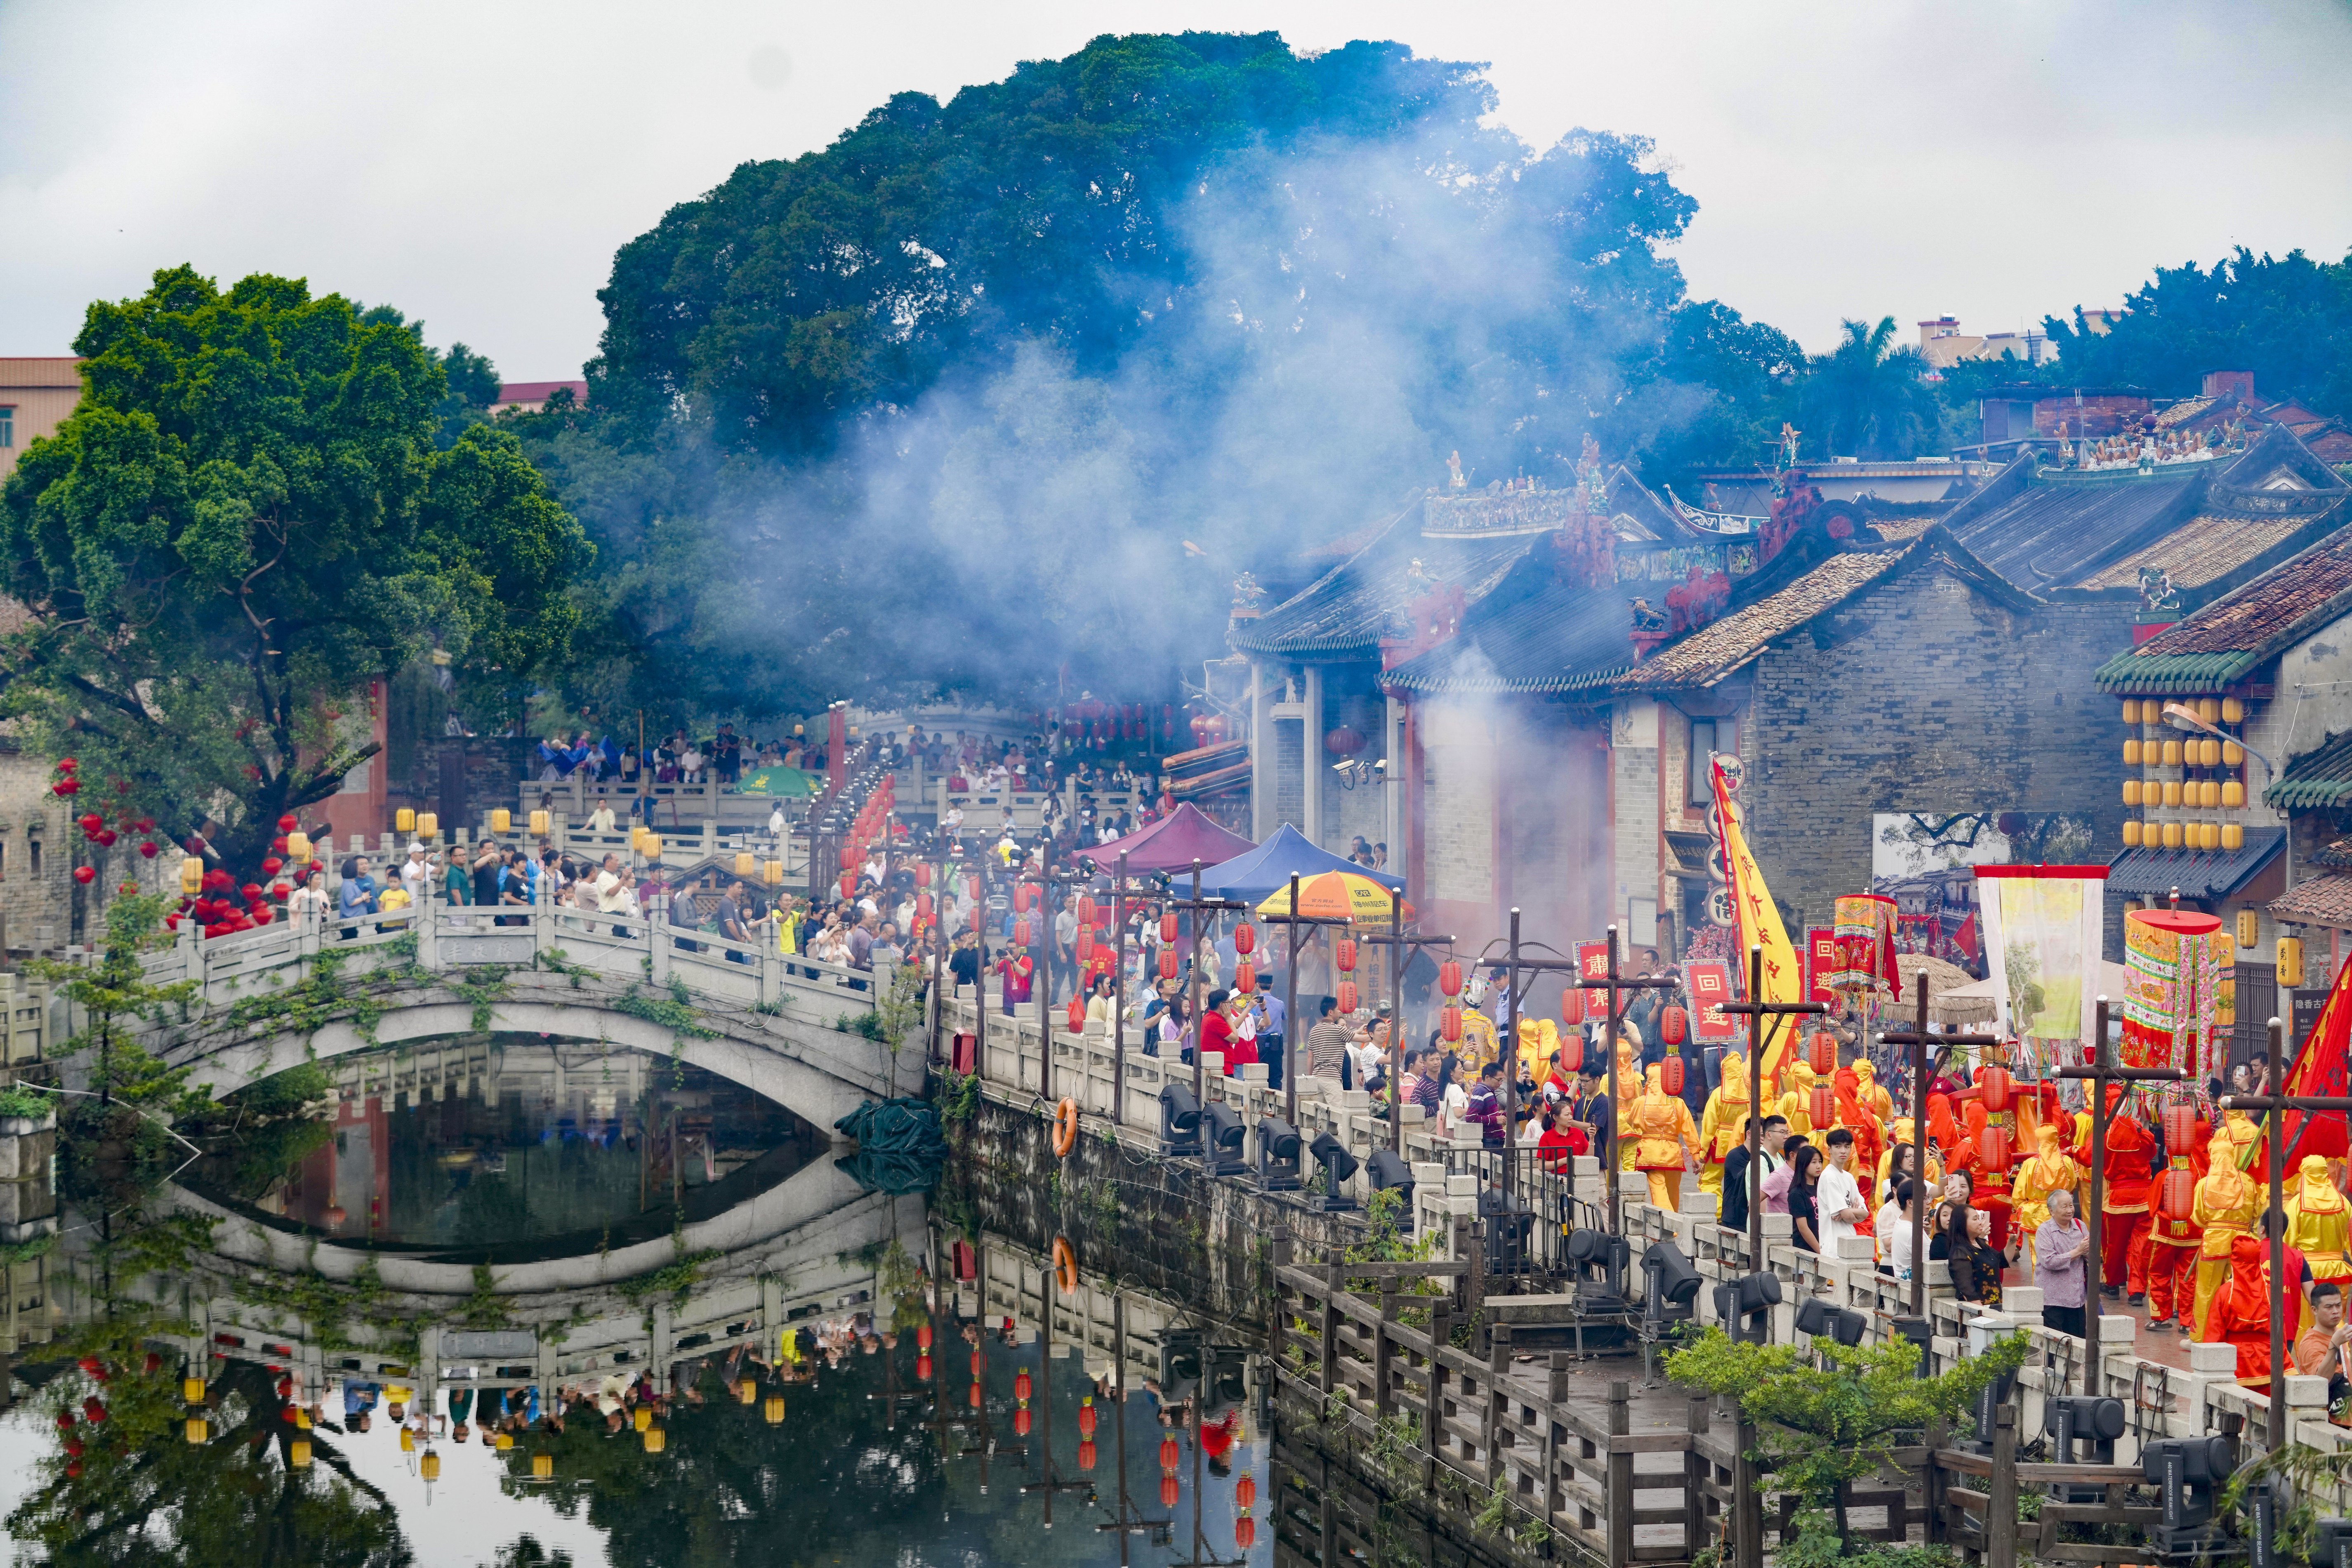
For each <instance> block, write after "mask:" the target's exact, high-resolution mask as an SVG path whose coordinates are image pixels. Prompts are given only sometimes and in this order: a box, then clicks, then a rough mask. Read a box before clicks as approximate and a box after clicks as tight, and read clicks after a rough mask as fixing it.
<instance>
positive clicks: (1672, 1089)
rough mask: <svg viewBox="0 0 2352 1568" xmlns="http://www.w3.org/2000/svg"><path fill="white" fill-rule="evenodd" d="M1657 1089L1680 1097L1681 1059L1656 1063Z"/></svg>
mask: <svg viewBox="0 0 2352 1568" xmlns="http://www.w3.org/2000/svg"><path fill="white" fill-rule="evenodd" d="M1658 1087H1660V1088H1661V1089H1664V1091H1665V1092H1667V1093H1669V1094H1671V1095H1674V1096H1675V1098H1676V1099H1680V1098H1681V1097H1682V1092H1683V1059H1682V1058H1681V1057H1679V1056H1669V1057H1667V1058H1666V1059H1665V1060H1664V1061H1661V1062H1659V1063H1658ZM1814 1092H1815V1093H1819V1092H1820V1091H1819V1090H1816V1091H1814Z"/></svg>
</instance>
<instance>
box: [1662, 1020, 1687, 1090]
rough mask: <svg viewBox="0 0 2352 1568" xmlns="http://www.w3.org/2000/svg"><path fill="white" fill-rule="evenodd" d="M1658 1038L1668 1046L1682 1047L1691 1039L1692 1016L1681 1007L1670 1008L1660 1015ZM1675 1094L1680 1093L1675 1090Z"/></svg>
mask: <svg viewBox="0 0 2352 1568" xmlns="http://www.w3.org/2000/svg"><path fill="white" fill-rule="evenodd" d="M1658 1038H1659V1039H1660V1040H1664V1041H1665V1043H1666V1044H1668V1045H1680V1044H1681V1043H1682V1042H1683V1041H1684V1040H1687V1039H1689V1038H1690V1015H1689V1014H1688V1013H1686V1012H1685V1011H1683V1009H1681V1008H1679V1007H1669V1008H1667V1009H1664V1010H1663V1011H1662V1012H1660V1013H1659V1014H1658ZM1673 1092H1675V1093H1679V1092H1681V1091H1679V1090H1675V1091H1673Z"/></svg>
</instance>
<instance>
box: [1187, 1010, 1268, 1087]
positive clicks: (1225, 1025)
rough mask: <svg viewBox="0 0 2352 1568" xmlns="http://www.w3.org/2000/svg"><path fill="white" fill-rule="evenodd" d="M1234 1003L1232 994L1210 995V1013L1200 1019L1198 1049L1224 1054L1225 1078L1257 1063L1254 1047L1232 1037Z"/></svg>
mask: <svg viewBox="0 0 2352 1568" xmlns="http://www.w3.org/2000/svg"><path fill="white" fill-rule="evenodd" d="M1233 1001H1234V993H1233V992H1231V991H1227V990H1215V991H1211V992H1210V993H1209V1010H1208V1012H1207V1013H1206V1014H1204V1015H1203V1016H1202V1019H1201V1049H1202V1051H1221V1052H1223V1055H1224V1059H1225V1076H1226V1077H1228V1078H1231V1077H1232V1076H1233V1075H1234V1069H1235V1068H1237V1067H1241V1066H1244V1065H1246V1064H1247V1063H1250V1062H1253V1061H1256V1060H1257V1047H1256V1045H1255V1044H1254V1043H1253V1042H1251V1041H1249V1040H1244V1039H1242V1038H1241V1037H1240V1036H1238V1035H1236V1034H1234V1010H1235V1009H1234V1006H1233Z"/></svg>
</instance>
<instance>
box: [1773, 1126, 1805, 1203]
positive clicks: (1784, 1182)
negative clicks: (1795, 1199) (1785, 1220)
mask: <svg viewBox="0 0 2352 1568" xmlns="http://www.w3.org/2000/svg"><path fill="white" fill-rule="evenodd" d="M1804 1141H1805V1140H1804V1139H1802V1138H1801V1137H1796V1136H1793V1135H1792V1136H1791V1137H1790V1139H1789V1141H1788V1142H1787V1143H1784V1144H1782V1145H1780V1168H1779V1169H1778V1170H1772V1171H1767V1172H1766V1173H1765V1174H1764V1212H1765V1213H1767V1214H1786V1213H1788V1212H1789V1180H1790V1177H1791V1176H1794V1175H1795V1174H1796V1173H1795V1172H1794V1171H1792V1170H1790V1168H1789V1156H1790V1153H1791V1151H1793V1150H1794V1149H1795V1148H1796V1146H1797V1145H1799V1144H1801V1143H1803V1142H1804Z"/></svg>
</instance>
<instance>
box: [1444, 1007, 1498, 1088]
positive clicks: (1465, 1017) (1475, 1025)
mask: <svg viewBox="0 0 2352 1568" xmlns="http://www.w3.org/2000/svg"><path fill="white" fill-rule="evenodd" d="M1495 1051H1496V1036H1495V1020H1494V1019H1490V1018H1488V1017H1487V1016H1486V1014H1485V1013H1482V1012H1480V1011H1479V1010H1478V1009H1476V1008H1465V1009H1462V1045H1461V1054H1462V1068H1461V1071H1458V1072H1456V1073H1455V1074H1454V1082H1457V1083H1460V1082H1470V1083H1475V1082H1478V1070H1479V1069H1480V1068H1482V1067H1484V1066H1486V1063H1488V1062H1490V1061H1494V1060H1495Z"/></svg>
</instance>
